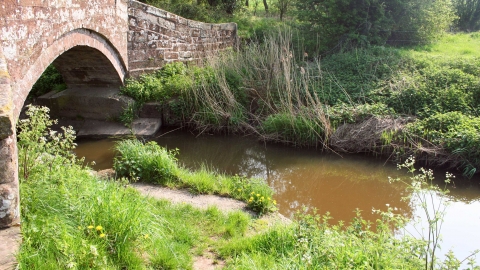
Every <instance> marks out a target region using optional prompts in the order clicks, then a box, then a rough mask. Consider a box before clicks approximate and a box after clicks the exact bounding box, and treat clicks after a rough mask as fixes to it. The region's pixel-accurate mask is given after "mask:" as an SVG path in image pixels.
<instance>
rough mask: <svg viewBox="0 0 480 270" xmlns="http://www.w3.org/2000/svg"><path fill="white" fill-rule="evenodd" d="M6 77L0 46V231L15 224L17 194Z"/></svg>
mask: <svg viewBox="0 0 480 270" xmlns="http://www.w3.org/2000/svg"><path fill="white" fill-rule="evenodd" d="M12 108H13V101H12V91H11V88H10V74H9V73H8V70H7V62H6V60H5V57H4V56H3V53H2V46H1V45H0V228H4V227H8V226H10V225H12V224H15V223H18V222H19V219H20V212H19V207H18V206H19V190H18V175H17V173H18V165H17V153H16V151H17V145H16V141H17V140H16V137H15V125H14V123H15V122H14V119H13V110H12Z"/></svg>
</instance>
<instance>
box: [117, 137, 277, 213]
mask: <svg viewBox="0 0 480 270" xmlns="http://www.w3.org/2000/svg"><path fill="white" fill-rule="evenodd" d="M116 151H117V152H118V156H117V157H115V159H114V165H113V166H114V168H115V170H116V172H117V174H118V175H119V176H123V177H128V178H130V179H132V180H134V181H137V180H140V181H144V182H150V183H155V184H160V185H166V186H169V187H172V188H188V189H189V190H190V192H192V193H196V194H217V195H221V196H229V197H232V198H235V199H239V200H243V201H245V202H246V203H247V205H248V207H249V208H250V209H252V210H254V211H256V212H258V213H265V212H270V211H273V210H275V204H276V202H275V201H274V200H272V195H273V190H272V189H271V188H270V187H269V186H268V185H267V183H266V182H265V181H264V180H262V179H254V178H245V177H241V176H226V175H222V174H215V173H213V172H211V171H208V170H207V169H206V168H205V167H204V168H202V169H200V170H199V171H190V170H188V169H185V168H182V167H180V166H179V165H178V164H177V160H176V158H175V155H176V154H177V153H178V151H177V150H175V151H167V150H166V149H165V148H162V147H160V146H159V145H158V144H156V143H155V142H153V141H151V142H147V143H142V142H140V141H138V140H124V141H120V142H118V143H117V145H116Z"/></svg>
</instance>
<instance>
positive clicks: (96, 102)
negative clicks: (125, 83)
mask: <svg viewBox="0 0 480 270" xmlns="http://www.w3.org/2000/svg"><path fill="white" fill-rule="evenodd" d="M132 102H134V101H133V99H132V98H130V97H127V96H124V95H121V94H120V89H119V88H118V87H117V88H107V87H92V88H71V89H67V90H64V91H61V92H58V93H57V92H54V91H52V92H49V93H47V94H45V95H43V96H40V97H38V98H37V100H36V102H35V103H36V104H38V105H42V106H47V107H49V108H50V115H51V117H52V118H70V119H97V120H113V119H116V118H118V116H119V115H120V114H121V113H122V112H123V111H124V110H125V108H127V106H128V104H130V103H132Z"/></svg>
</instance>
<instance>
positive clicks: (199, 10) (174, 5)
mask: <svg viewBox="0 0 480 270" xmlns="http://www.w3.org/2000/svg"><path fill="white" fill-rule="evenodd" d="M141 2H145V3H147V4H149V5H152V6H155V7H158V8H161V9H164V10H167V11H170V12H172V13H175V14H177V15H180V16H182V17H184V18H186V19H191V20H196V21H202V22H210V23H218V22H223V21H225V20H228V18H230V17H231V16H232V15H233V14H236V13H238V12H240V11H241V5H240V2H239V1H237V0H180V1H178V0H142V1H141Z"/></svg>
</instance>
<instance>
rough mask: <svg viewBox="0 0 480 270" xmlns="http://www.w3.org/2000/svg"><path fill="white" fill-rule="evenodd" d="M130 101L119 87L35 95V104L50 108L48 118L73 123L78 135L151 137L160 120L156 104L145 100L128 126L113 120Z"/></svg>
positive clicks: (63, 124) (63, 123) (66, 124)
mask: <svg viewBox="0 0 480 270" xmlns="http://www.w3.org/2000/svg"><path fill="white" fill-rule="evenodd" d="M133 102H134V101H133V100H132V99H131V98H129V97H126V96H124V95H121V94H120V91H119V89H114V88H88V89H87V88H85V89H84V88H78V89H67V90H64V91H61V92H55V91H52V92H49V93H47V94H45V95H43V96H40V97H38V98H37V100H36V101H35V104H36V105H40V106H46V107H49V108H50V110H51V112H50V116H51V118H52V119H59V120H60V123H59V126H72V127H73V129H74V130H76V132H77V137H84V138H85V137H93V138H101V137H110V136H120V137H121V136H128V135H132V134H135V135H138V136H152V135H153V134H155V133H156V132H157V131H158V130H159V129H160V127H161V126H162V122H163V121H162V118H163V114H162V111H161V110H160V106H159V104H157V103H146V104H145V105H144V106H143V107H142V108H141V110H140V118H138V119H135V120H134V121H133V122H132V124H131V125H130V126H131V128H127V127H125V125H124V124H122V123H119V122H117V121H115V119H118V117H119V116H120V115H121V114H122V113H123V112H124V111H125V108H127V107H128V106H129V104H130V103H133Z"/></svg>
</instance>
